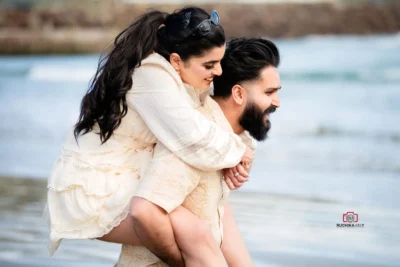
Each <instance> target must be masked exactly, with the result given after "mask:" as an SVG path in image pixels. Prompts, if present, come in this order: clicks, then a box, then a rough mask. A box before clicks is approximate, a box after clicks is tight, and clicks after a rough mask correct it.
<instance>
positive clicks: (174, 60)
mask: <svg viewBox="0 0 400 267" xmlns="http://www.w3.org/2000/svg"><path fill="white" fill-rule="evenodd" d="M169 62H170V63H171V65H172V67H174V69H175V70H176V72H178V73H179V72H180V70H181V67H182V65H183V61H182V59H181V56H180V55H178V54H177V53H172V54H171V55H170V56H169Z"/></svg>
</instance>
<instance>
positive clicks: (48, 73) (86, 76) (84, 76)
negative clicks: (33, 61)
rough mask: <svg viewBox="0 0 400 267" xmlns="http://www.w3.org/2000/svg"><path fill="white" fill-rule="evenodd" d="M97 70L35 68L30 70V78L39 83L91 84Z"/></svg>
mask: <svg viewBox="0 0 400 267" xmlns="http://www.w3.org/2000/svg"><path fill="white" fill-rule="evenodd" d="M95 72H96V70H95V69H93V68H87V67H86V68H73V69H72V68H67V67H59V66H57V67H54V66H53V67H52V66H34V67H33V68H31V69H30V70H29V74H28V76H29V78H30V79H32V80H39V81H57V82H89V81H90V80H91V79H92V78H93V76H94V74H95Z"/></svg>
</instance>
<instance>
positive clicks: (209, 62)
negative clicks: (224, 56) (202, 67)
mask: <svg viewBox="0 0 400 267" xmlns="http://www.w3.org/2000/svg"><path fill="white" fill-rule="evenodd" d="M218 62H219V60H209V61H207V62H204V63H203V64H215V63H218Z"/></svg>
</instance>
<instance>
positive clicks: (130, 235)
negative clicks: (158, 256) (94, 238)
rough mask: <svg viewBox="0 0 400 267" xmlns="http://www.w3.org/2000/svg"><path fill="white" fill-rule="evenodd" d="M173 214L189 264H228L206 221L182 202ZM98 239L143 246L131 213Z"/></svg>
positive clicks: (217, 266)
mask: <svg viewBox="0 0 400 267" xmlns="http://www.w3.org/2000/svg"><path fill="white" fill-rule="evenodd" d="M133 208H134V207H133ZM169 218H170V222H171V227H172V229H173V232H174V236H175V241H176V243H177V245H178V247H179V249H180V250H181V252H182V255H183V257H184V259H185V265H186V267H198V266H199V267H200V266H201V267H207V266H209V267H225V266H228V265H227V263H226V261H225V259H224V257H223V255H222V252H221V249H220V248H219V247H218V245H217V243H216V241H215V239H214V238H213V236H212V234H211V232H210V230H209V228H208V226H207V224H206V222H204V221H202V220H200V219H199V218H198V217H197V216H196V215H194V214H193V213H192V212H190V211H189V210H188V209H186V208H184V207H182V206H179V207H178V208H176V209H175V210H174V211H173V212H171V213H170V214H169ZM98 239H99V240H102V241H106V242H112V243H119V244H127V245H134V246H143V244H142V242H141V241H140V239H139V238H138V236H137V234H136V232H135V230H134V227H133V219H132V217H131V216H128V217H127V218H126V219H125V220H123V221H122V222H121V224H120V225H119V226H117V227H115V228H114V229H113V230H112V231H111V232H109V233H108V234H106V235H104V236H103V237H100V238H98Z"/></svg>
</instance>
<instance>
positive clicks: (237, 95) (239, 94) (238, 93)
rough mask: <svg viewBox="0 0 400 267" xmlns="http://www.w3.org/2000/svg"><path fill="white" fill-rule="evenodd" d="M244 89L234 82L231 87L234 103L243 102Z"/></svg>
mask: <svg viewBox="0 0 400 267" xmlns="http://www.w3.org/2000/svg"><path fill="white" fill-rule="evenodd" d="M246 93H247V92H246V90H245V89H244V88H243V87H242V86H241V85H239V84H235V85H234V86H233V87H232V98H233V101H235V103H236V104H238V105H239V106H241V105H242V104H243V103H245V100H246V97H247V95H246Z"/></svg>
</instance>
